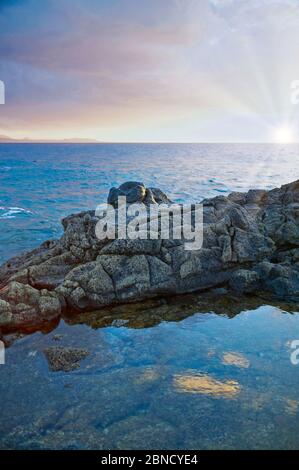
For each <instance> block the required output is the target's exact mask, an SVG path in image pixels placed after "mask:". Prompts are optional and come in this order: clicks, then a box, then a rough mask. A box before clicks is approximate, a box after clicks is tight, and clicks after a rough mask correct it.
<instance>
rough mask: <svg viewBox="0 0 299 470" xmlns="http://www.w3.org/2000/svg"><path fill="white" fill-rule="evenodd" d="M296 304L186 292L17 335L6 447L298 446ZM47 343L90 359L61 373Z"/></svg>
mask: <svg viewBox="0 0 299 470" xmlns="http://www.w3.org/2000/svg"><path fill="white" fill-rule="evenodd" d="M292 310H293V309H292V308H290V307H287V308H285V309H284V308H283V307H282V306H281V307H280V308H279V307H278V306H269V305H262V301H261V300H258V299H251V300H248V301H246V302H245V303H244V302H243V303H242V304H241V303H240V302H239V300H238V299H236V298H229V297H226V296H222V295H220V296H219V295H218V296H216V298H215V296H214V300H212V298H210V297H208V298H207V299H206V298H205V296H204V295H201V296H194V295H193V296H183V297H181V298H180V299H172V300H169V301H158V302H156V303H153V302H148V303H147V304H140V305H135V306H133V305H132V306H121V307H117V308H116V307H115V308H114V309H112V310H109V311H104V312H100V313H98V312H95V313H92V314H89V315H83V316H81V317H77V318H76V319H67V318H66V319H65V320H62V321H61V322H60V324H59V325H58V326H57V327H56V328H55V329H53V331H50V332H49V331H48V332H47V334H44V333H42V332H36V333H34V334H32V335H30V336H25V337H23V338H19V339H18V340H15V341H14V342H13V344H12V346H10V347H9V348H8V349H7V351H6V364H5V365H2V366H0V399H1V403H2V406H1V423H0V447H1V448H15V449H24V448H29V449H45V448H50V449H230V448H233V449H248V448H249V449H253V448H254V449H258V448H263V449H264V448H267V449H268V448H274V449H279V448H288V449H295V448H298V447H299V419H298V418H299V365H297V366H296V365H293V364H292V363H291V360H290V355H291V352H292V349H291V342H292V341H293V340H295V339H299V313H298V312H297V313H296V312H294V311H292ZM7 339H8V340H9V341H12V339H13V338H7ZM49 346H51V347H53V346H59V347H61V346H63V347H65V346H68V347H70V346H71V347H77V348H84V349H86V350H87V351H88V352H89V355H88V357H87V358H85V359H83V360H82V361H81V364H80V367H79V368H77V369H75V370H73V371H70V372H63V371H59V372H53V371H51V370H50V369H49V365H48V363H47V360H46V357H45V354H44V350H45V348H47V347H49Z"/></svg>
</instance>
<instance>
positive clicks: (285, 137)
mask: <svg viewBox="0 0 299 470" xmlns="http://www.w3.org/2000/svg"><path fill="white" fill-rule="evenodd" d="M274 140H275V142H277V143H279V144H290V143H292V142H293V141H294V135H293V131H292V129H291V128H290V127H287V126H282V127H278V128H277V129H275V131H274Z"/></svg>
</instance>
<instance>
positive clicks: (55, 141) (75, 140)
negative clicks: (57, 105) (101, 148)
mask: <svg viewBox="0 0 299 470" xmlns="http://www.w3.org/2000/svg"><path fill="white" fill-rule="evenodd" d="M0 143H5V144H9V143H41V144H42V143H43V144H46V143H49V144H52V143H53V144H59V143H66V144H97V143H100V141H99V140H96V139H84V138H80V137H79V138H77V137H74V138H73V139H29V138H24V139H13V138H12V137H8V136H7V135H0Z"/></svg>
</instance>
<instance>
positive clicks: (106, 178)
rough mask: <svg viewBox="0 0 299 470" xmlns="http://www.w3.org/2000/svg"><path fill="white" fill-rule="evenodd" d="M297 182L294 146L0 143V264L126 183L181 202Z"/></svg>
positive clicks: (55, 232) (53, 233)
mask: <svg viewBox="0 0 299 470" xmlns="http://www.w3.org/2000/svg"><path fill="white" fill-rule="evenodd" d="M298 178H299V145H296V144H294V145H290V144H289V145H284V146H283V145H277V144H274V145H271V144H246V145H245V144H86V145H85V144H0V263H1V262H3V261H4V260H6V259H8V258H9V257H11V256H13V255H15V254H17V253H20V252H21V251H24V250H28V249H30V248H32V247H35V246H37V245H38V244H40V243H41V242H43V241H44V240H46V239H49V238H56V237H59V236H60V234H61V231H62V228H61V224H60V220H61V218H62V217H64V216H66V215H68V214H70V213H73V212H76V211H80V210H85V209H92V208H95V207H96V205H97V204H98V203H100V202H103V201H105V200H106V197H107V193H108V191H109V188H110V187H111V186H114V185H119V184H121V183H122V182H124V181H127V180H137V181H139V180H142V181H143V182H144V183H145V184H146V185H149V186H156V187H159V188H161V189H162V190H164V191H165V192H166V193H167V194H169V195H170V197H171V198H172V199H173V200H175V201H178V202H188V201H195V200H196V201H200V200H201V199H203V198H204V197H210V196H215V195H217V194H228V193H229V192H231V191H245V190H248V189H250V188H256V187H258V188H266V189H269V188H273V187H275V186H280V185H281V184H284V183H287V182H290V181H292V180H295V179H298Z"/></svg>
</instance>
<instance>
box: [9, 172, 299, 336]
mask: <svg viewBox="0 0 299 470" xmlns="http://www.w3.org/2000/svg"><path fill="white" fill-rule="evenodd" d="M119 195H126V196H128V202H130V203H131V202H143V203H145V204H146V205H149V204H156V203H161V202H162V203H166V204H168V203H170V201H169V199H168V198H167V196H166V195H165V194H164V193H162V191H160V190H158V189H155V188H145V186H144V185H143V184H142V183H131V182H130V183H125V184H124V185H122V186H120V188H118V189H117V188H113V189H112V190H111V191H110V193H109V197H108V201H109V202H110V203H111V204H113V205H114V206H117V197H118V196H119ZM203 210H204V235H203V246H202V248H201V249H200V250H197V251H188V250H186V249H185V247H184V240H175V239H170V240H162V239H157V240H140V239H137V240H121V239H116V240H108V239H105V240H99V239H98V238H97V237H96V234H95V226H96V224H97V221H98V219H97V217H96V216H95V212H94V211H88V212H81V213H79V214H75V215H70V216H69V217H66V218H65V219H63V220H62V225H63V228H64V234H63V236H62V237H61V239H60V240H54V241H47V242H45V243H43V244H42V245H41V246H40V247H39V248H37V249H35V250H33V251H31V252H29V253H26V254H24V255H21V256H18V257H15V258H13V259H11V260H9V261H7V262H6V263H5V264H4V265H3V266H2V267H1V268H0V289H1V290H0V329H1V328H2V330H3V331H4V330H9V329H16V328H19V327H30V326H32V325H37V324H39V323H43V322H44V321H45V320H54V319H55V318H57V317H59V316H60V315H61V313H62V312H63V311H69V312H83V311H92V310H96V309H100V308H102V307H105V306H108V305H112V304H118V303H126V302H132V301H139V300H142V299H147V298H151V297H156V296H162V295H163V296H166V295H173V294H180V293H186V292H193V291H201V290H206V289H210V288H213V287H216V286H226V287H228V288H229V289H232V290H234V291H235V292H237V293H238V294H247V293H250V294H257V293H258V294H260V293H262V292H265V293H267V294H268V295H271V296H273V297H275V298H280V299H284V300H287V301H294V302H296V301H299V181H296V182H294V183H291V184H288V185H285V186H282V187H281V188H280V189H274V190H272V191H268V192H267V191H263V190H251V191H249V192H248V193H246V194H243V193H232V194H230V195H229V196H228V197H224V196H218V197H215V198H213V199H207V200H204V201H203Z"/></svg>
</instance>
